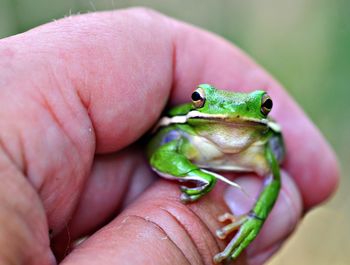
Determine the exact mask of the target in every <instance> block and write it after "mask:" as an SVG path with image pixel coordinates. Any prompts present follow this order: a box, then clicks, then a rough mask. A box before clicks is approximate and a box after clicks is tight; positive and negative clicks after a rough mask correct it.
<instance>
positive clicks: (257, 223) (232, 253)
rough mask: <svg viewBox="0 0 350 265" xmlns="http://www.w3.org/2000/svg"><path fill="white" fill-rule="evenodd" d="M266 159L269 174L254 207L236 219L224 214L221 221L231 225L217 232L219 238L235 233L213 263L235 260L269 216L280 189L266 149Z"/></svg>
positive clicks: (276, 169) (270, 153)
mask: <svg viewBox="0 0 350 265" xmlns="http://www.w3.org/2000/svg"><path fill="white" fill-rule="evenodd" d="M266 158H267V161H268V162H269V164H270V168H271V173H270V174H269V176H268V177H267V178H266V181H265V183H264V187H263V189H262V191H261V193H260V195H259V198H258V199H257V201H256V203H255V205H254V207H253V208H252V209H251V210H250V212H249V213H247V214H245V215H242V216H240V217H238V218H234V216H232V215H230V214H224V215H223V216H222V217H221V220H222V221H226V220H231V221H232V223H231V224H229V225H226V226H224V227H223V228H221V229H219V230H218V231H217V236H218V237H219V238H225V237H226V236H227V235H228V234H230V233H231V232H233V231H235V230H237V233H236V234H235V236H234V237H233V239H232V240H231V241H230V243H229V244H228V245H227V246H226V248H225V249H224V251H222V252H220V253H218V254H216V255H215V256H214V262H215V263H220V262H222V261H224V260H226V259H228V258H231V259H236V258H237V257H238V256H239V255H240V253H241V252H242V251H243V250H244V249H245V248H246V247H247V246H248V245H249V244H250V243H251V242H252V241H253V240H254V239H255V238H256V236H257V235H258V233H259V231H260V229H261V228H262V225H263V224H264V222H265V220H266V218H267V216H268V215H269V213H270V211H271V209H272V207H273V205H274V203H275V201H276V199H277V196H278V192H279V189H280V185H281V183H280V171H279V166H278V162H277V160H276V157H275V154H274V153H273V151H272V150H271V149H270V148H269V147H266Z"/></svg>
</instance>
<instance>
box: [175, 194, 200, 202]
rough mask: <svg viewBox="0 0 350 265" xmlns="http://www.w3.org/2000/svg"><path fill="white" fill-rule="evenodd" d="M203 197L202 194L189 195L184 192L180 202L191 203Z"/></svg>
mask: <svg viewBox="0 0 350 265" xmlns="http://www.w3.org/2000/svg"><path fill="white" fill-rule="evenodd" d="M201 196H202V195H201V194H196V195H188V194H187V193H185V192H183V193H181V196H180V200H181V202H182V203H190V202H194V201H196V200H198V199H199V198H200V197H201Z"/></svg>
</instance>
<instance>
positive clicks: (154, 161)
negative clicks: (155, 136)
mask: <svg viewBox="0 0 350 265" xmlns="http://www.w3.org/2000/svg"><path fill="white" fill-rule="evenodd" d="M184 145H187V146H186V147H187V148H188V145H190V143H189V142H188V141H187V140H186V139H176V140H174V141H170V142H168V143H166V144H164V145H162V146H161V147H159V148H158V149H157V150H156V151H155V152H154V153H153V154H152V156H151V158H150V164H151V166H152V168H153V169H154V170H155V171H156V172H157V173H158V174H159V175H160V176H162V177H164V178H167V179H176V180H178V181H181V182H186V183H189V184H190V183H193V184H194V185H195V186H194V187H187V186H184V185H183V186H181V191H182V194H181V201H182V202H185V203H186V202H192V201H195V200H197V199H199V198H200V197H202V196H203V195H204V194H206V193H208V192H209V191H210V190H212V189H213V187H214V186H215V183H216V177H215V176H214V175H213V174H211V173H210V172H208V171H205V170H201V169H200V168H198V166H196V165H195V164H193V163H192V162H191V161H190V160H189V159H188V158H187V157H186V155H185V154H183V153H182V152H181V150H182V148H183V147H184Z"/></svg>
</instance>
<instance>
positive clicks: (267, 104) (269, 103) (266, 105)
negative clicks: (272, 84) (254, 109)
mask: <svg viewBox="0 0 350 265" xmlns="http://www.w3.org/2000/svg"><path fill="white" fill-rule="evenodd" d="M272 105H273V104H272V100H271V99H269V98H268V99H266V100H265V102H264V103H263V107H264V108H266V109H272Z"/></svg>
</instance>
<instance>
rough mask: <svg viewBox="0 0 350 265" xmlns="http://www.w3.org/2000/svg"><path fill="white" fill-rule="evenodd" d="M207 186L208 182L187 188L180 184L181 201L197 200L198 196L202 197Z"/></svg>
mask: <svg viewBox="0 0 350 265" xmlns="http://www.w3.org/2000/svg"><path fill="white" fill-rule="evenodd" d="M208 186H209V183H204V184H202V185H200V186H197V187H194V188H189V187H186V186H180V190H181V192H182V193H181V197H180V200H181V201H182V202H183V203H188V202H193V201H196V200H198V199H199V198H200V197H202V196H203V195H204V194H206V193H207V192H206V189H207V187H208Z"/></svg>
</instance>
